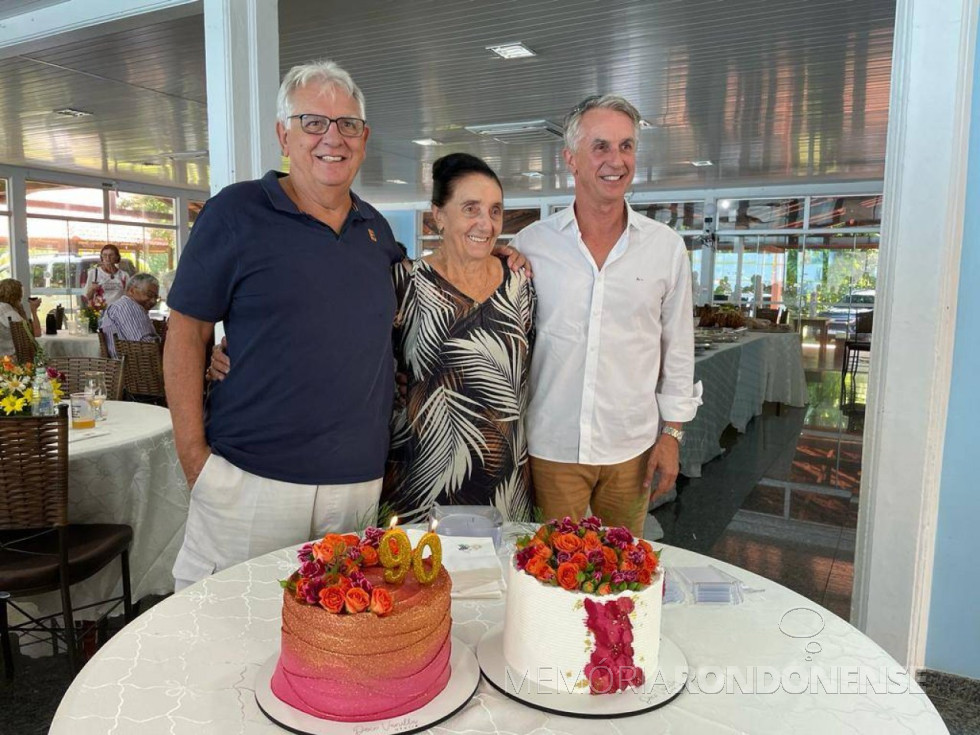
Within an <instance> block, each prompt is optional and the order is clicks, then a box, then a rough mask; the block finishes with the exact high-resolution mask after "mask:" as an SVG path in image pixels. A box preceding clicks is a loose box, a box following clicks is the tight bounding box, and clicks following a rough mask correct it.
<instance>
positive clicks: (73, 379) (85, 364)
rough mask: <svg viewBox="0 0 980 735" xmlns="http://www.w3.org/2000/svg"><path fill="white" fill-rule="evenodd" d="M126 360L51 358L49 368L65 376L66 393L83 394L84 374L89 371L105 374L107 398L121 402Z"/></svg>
mask: <svg viewBox="0 0 980 735" xmlns="http://www.w3.org/2000/svg"><path fill="white" fill-rule="evenodd" d="M124 363H125V361H124V360H114V359H112V358H104V357H49V358H48V367H52V368H54V369H55V370H57V371H58V372H62V373H64V374H65V385H64V387H63V388H64V390H63V392H64V393H81V392H82V391H83V390H85V387H84V386H83V385H82V374H83V373H86V372H89V371H97V372H100V373H105V388H106V398H108V399H109V400H110V401H121V400H122V398H123V369H124Z"/></svg>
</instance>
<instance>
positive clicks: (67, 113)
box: [53, 107, 92, 117]
mask: <svg viewBox="0 0 980 735" xmlns="http://www.w3.org/2000/svg"><path fill="white" fill-rule="evenodd" d="M53 112H54V114H55V115H61V116H62V117H91V116H92V113H91V112H85V110H76V109H75V108H74V107H62V108H61V109H60V110H54V111H53Z"/></svg>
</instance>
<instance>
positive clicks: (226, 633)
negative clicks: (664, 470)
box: [50, 524, 948, 735]
mask: <svg viewBox="0 0 980 735" xmlns="http://www.w3.org/2000/svg"><path fill="white" fill-rule="evenodd" d="M523 532H526V530H525V529H523V528H521V527H516V526H515V525H513V524H508V525H505V527H504V534H503V539H504V540H503V543H502V545H501V549H500V551H499V555H500V559H501V561H502V563H506V562H507V560H508V559H509V555H510V553H511V551H512V550H513V543H514V540H515V539H516V537H517V536H518V535H519V534H520V533H523ZM661 562H662V564H663V565H664V566H665V567H666V568H667V569H668V578H670V575H671V574H672V573H671V572H670V569H671V567H692V566H693V567H704V566H707V565H711V566H713V567H715V568H716V569H719V570H721V571H723V572H727V573H728V574H730V575H732V576H733V577H735V578H736V579H737V580H739V581H740V582H741V583H742V584H743V585H744V586H743V588H742V589H743V591H744V598H745V599H744V601H743V602H741V603H740V604H734V605H733V604H702V603H697V602H695V601H694V597H693V595H691V594H689V593H685V594H684V595H683V600H681V601H678V602H673V603H669V604H665V605H664V610H663V628H662V635H663V636H664V637H668V638H670V640H671V641H673V642H674V643H675V644H676V645H677V646H678V647H679V648H680V649H681V651H682V652H683V653H684V655H685V657H686V659H687V664H688V668H689V672H690V679H689V680H688V683H687V686H686V687H685V689H684V690H682V691H681V693H680V694H679V695H678V696H677V697H676V698H674V699H673V700H671V701H670V702H668V703H667V704H665V705H664V706H662V707H660V708H659V709H655V710H653V711H650V712H646V713H644V714H640V715H636V716H631V717H625V718H620V719H615V720H606V721H599V720H593V719H579V718H574V717H568V716H562V715H556V714H549V713H547V712H544V711H541V710H538V709H533V708H531V707H529V706H527V705H525V704H523V703H521V702H518V701H515V700H513V699H510V698H508V697H507V696H505V695H503V694H501V693H500V692H498V691H497V690H496V689H494V688H493V687H492V686H491V685H490V684H489V683H488V682H487V681H486V680H485V679H484V680H482V681H481V683H480V685H479V688H478V690H477V692H476V694H475V695H474V696H473V698H472V699H471V700H469V702H468V703H467V704H466V705H465V706H464V707H463V708H462V709H461V710H460V711H459V712H458V713H456V714H455V715H454V716H452V717H451V718H450V719H448V720H446V721H444V722H442V723H440V724H439V725H438V727H436V728H434V731H437V732H440V733H460V734H462V733H500V734H501V735H502V734H503V733H530V732H538V733H546V732H560V733H572V734H577V733H581V734H582V735H585V734H587V733H588V734H589V735H591V734H592V733H596V732H610V733H612V732H615V733H618V734H620V733H636V734H637V735H640V734H641V733H642V735H649V734H651V733H685V735H699V734H705V735H708V734H712V735H714V734H717V735H732V734H733V733H755V734H763V733H773V734H774V735H775V734H777V733H778V734H779V735H786V733H793V735H808V734H809V733H813V734H814V735H816V734H817V733H820V734H821V735H823V734H825V733H835V734H838V733H855V735H857V734H860V735H871V734H872V733H882V734H884V733H888V735H894V734H895V733H916V735H933V734H935V735H939V734H940V733H947V732H948V731H947V729H946V727H945V725H944V724H943V721H942V719H941V718H940V716H939V714H938V713H937V712H936V709H935V708H934V707H933V705H932V703H931V702H930V701H929V699H928V698H927V697H926V695H925V694H924V693H923V692H922V690H921V689H920V688H919V686H918V684H917V683H916V682H915V681H914V679H911V678H910V677H909V676H908V675H907V673H906V672H905V671H904V669H903V668H902V667H901V666H900V665H899V664H898V663H897V662H896V661H895V660H894V659H893V658H892V657H891V656H889V655H888V654H887V653H886V652H885V651H884V650H882V649H881V647H879V646H878V645H877V644H876V643H874V641H872V640H871V639H869V638H868V637H867V636H865V635H864V634H863V633H861V632H860V631H859V630H857V629H856V628H854V627H852V626H851V625H849V624H848V623H847V622H846V621H844V620H842V619H841V618H839V617H837V616H836V615H834V614H833V613H831V612H829V611H828V610H825V609H824V608H822V607H821V606H819V605H817V604H815V603H813V602H810V601H809V600H807V599H806V598H804V597H802V596H800V595H798V594H797V593H795V592H792V591H790V590H788V589H786V588H785V587H782V586H780V585H778V584H776V583H775V582H773V581H771V580H768V579H765V578H763V577H760V576H758V575H755V574H753V573H751V572H748V571H746V570H744V569H740V568H738V567H734V566H731V565H729V564H725V563H723V562H719V561H716V560H713V559H709V558H708V557H705V556H702V555H700V554H696V553H694V552H691V551H686V550H684V549H679V548H675V547H671V546H664V547H663V553H662V556H661ZM296 566H297V563H296V555H295V549H283V550H281V551H277V552H274V553H271V554H267V555H265V556H262V557H258V558H256V559H253V560H251V561H248V562H246V563H243V564H239V565H237V566H234V567H232V568H230V569H227V570H224V571H222V572H220V573H218V574H215V575H214V576H212V577H209V578H207V579H204V580H202V581H201V582H198V583H197V584H195V585H192V586H190V587H188V588H186V589H184V590H182V591H181V592H180V593H178V594H175V595H173V596H171V597H169V598H167V599H166V600H163V601H162V602H160V603H159V604H158V605H156V606H155V607H153V608H152V609H150V610H149V611H147V612H146V613H145V614H143V615H141V616H140V617H139V618H137V619H136V620H135V621H133V622H132V623H130V624H129V625H128V626H126V627H125V628H124V629H123V630H122V631H121V632H119V633H118V634H117V635H116V636H115V637H113V638H112V639H111V640H110V641H109V642H108V643H107V644H106V645H105V646H104V647H103V648H102V649H101V650H100V651H99V652H98V653H97V654H96V655H95V657H94V658H93V659H92V660H91V661H89V663H88V664H87V665H86V666H85V668H83V669H82V671H81V673H80V674H79V675H78V676H77V677H76V678H75V680H74V682H73V683H72V685H71V687H70V688H69V689H68V691H67V693H66V694H65V696H64V698H63V699H62V701H61V704H60V706H59V707H58V711H57V713H56V714H55V717H54V721H53V723H52V725H51V729H50V733H51V734H52V735H62V734H64V735H85V734H86V733H141V734H142V733H158V732H159V733H172V734H175V735H180V734H182V733H187V734H190V733H193V734H194V735H198V734H200V733H222V734H224V733H276V732H282V730H280V729H279V727H278V726H277V725H275V724H273V723H272V722H271V721H270V720H269V719H267V718H266V716H265V715H264V714H263V713H262V711H261V710H260V709H259V707H258V706H257V705H256V701H255V696H254V691H255V687H256V676H257V673H258V672H259V670H260V669H261V668H262V666H263V665H264V664H265V663H266V661H268V660H269V659H270V657H272V656H275V655H277V653H278V650H279V641H280V625H281V616H280V610H281V606H282V595H283V591H282V589H281V588H280V585H279V580H280V579H284V578H286V577H287V576H288V575H289V574H290V573H292V572H293V571H294V570H295V568H296ZM504 604H505V601H504V598H503V597H501V598H499V599H479V600H477V599H456V598H454V599H453V603H452V614H453V636H454V637H455V639H456V640H458V641H461V642H462V644H464V645H466V646H469V647H471V648H472V649H473V650H474V651H475V650H476V647H477V644H478V643H479V641H480V639H481V638H482V637H483V636H484V634H486V633H487V632H488V631H490V630H492V629H493V628H494V627H495V626H497V625H498V624H499V623H501V622H502V621H503V618H504ZM582 696H588V695H582ZM400 722H401V723H402V724H399V723H400ZM358 727H360V728H361V729H360V730H356V729H355V727H354V726H353V725H352V726H351V729H350V731H351V732H352V733H354V732H363V733H367V732H398V731H399V729H400V728H403V727H404V722H402V721H401V720H399V721H392V722H386V723H381V724H377V725H367V724H362V725H359V726H358Z"/></svg>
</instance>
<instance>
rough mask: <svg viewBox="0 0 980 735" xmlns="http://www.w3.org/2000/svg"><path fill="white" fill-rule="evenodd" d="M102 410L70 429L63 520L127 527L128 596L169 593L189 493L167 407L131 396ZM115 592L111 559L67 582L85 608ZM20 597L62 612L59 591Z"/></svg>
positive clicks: (117, 583) (117, 575)
mask: <svg viewBox="0 0 980 735" xmlns="http://www.w3.org/2000/svg"><path fill="white" fill-rule="evenodd" d="M104 412H105V417H106V418H105V420H104V421H99V422H97V423H96V425H95V428H93V429H71V428H70V429H69V431H68V520H69V522H71V523H125V524H127V525H129V526H131V527H132V529H133V543H132V545H131V546H130V550H129V564H130V575H129V576H130V580H131V582H132V591H133V600H134V601H136V600H139V599H140V598H142V597H144V596H146V595H148V594H157V595H162V594H167V593H169V592H173V589H174V580H173V575H172V573H171V569H172V568H173V563H174V560H175V559H176V557H177V551H178V550H179V549H180V545H181V543H182V542H183V538H184V523H185V522H186V520H187V507H188V504H189V500H190V493H189V492H188V490H187V482H186V480H185V479H184V474H183V471H182V470H181V468H180V464H179V462H178V461H177V453H176V450H175V448H174V438H173V426H172V424H171V422H170V412H169V411H168V410H167V409H165V408H160V407H159V406H151V405H148V404H145V403H134V402H131V401H106V402H105V404H104ZM121 592H122V572H121V568H120V565H119V563H118V562H113V563H111V564H109V565H107V566H106V567H105V568H104V569H102V570H101V571H99V572H98V573H97V574H95V575H94V576H92V577H90V578H89V579H87V580H85V581H84V582H81V583H79V584H76V585H73V586H72V603H73V605H75V606H81V605H88V604H91V603H93V602H98V601H100V600H104V599H106V598H108V597H111V596H114V595H118V594H121ZM20 599H21V600H23V601H25V602H27V603H28V604H30V605H32V606H34V608H35V610H40V611H41V612H44V613H49V612H57V611H58V610H60V609H61V598H60V596H59V595H58V593H48V594H45V595H36V596H34V597H24V598H20ZM99 610H101V608H94V609H92V610H90V611H85V612H83V613H81V614H79V615H78V616H77V617H86V616H94V614H95V613H96V612H97V611H99Z"/></svg>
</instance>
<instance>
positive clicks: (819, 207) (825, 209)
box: [810, 196, 882, 228]
mask: <svg viewBox="0 0 980 735" xmlns="http://www.w3.org/2000/svg"><path fill="white" fill-rule="evenodd" d="M881 203H882V199H881V197H880V196H859V197H811V198H810V227H814V228H816V227H879V226H880V225H881Z"/></svg>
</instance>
